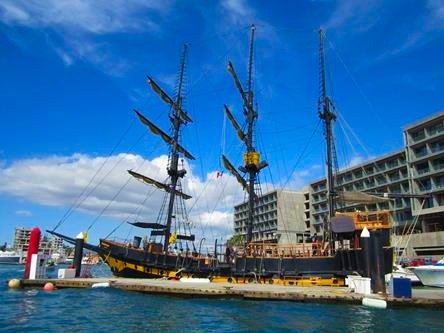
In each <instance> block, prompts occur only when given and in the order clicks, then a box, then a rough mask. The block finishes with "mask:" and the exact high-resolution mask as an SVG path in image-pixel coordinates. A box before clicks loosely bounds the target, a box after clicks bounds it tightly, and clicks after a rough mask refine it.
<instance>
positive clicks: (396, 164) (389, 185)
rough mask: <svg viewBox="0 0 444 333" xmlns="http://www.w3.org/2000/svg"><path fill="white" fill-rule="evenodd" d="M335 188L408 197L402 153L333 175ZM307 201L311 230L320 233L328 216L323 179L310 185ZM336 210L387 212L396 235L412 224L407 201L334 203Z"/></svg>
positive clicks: (407, 183) (405, 164) (405, 163)
mask: <svg viewBox="0 0 444 333" xmlns="http://www.w3.org/2000/svg"><path fill="white" fill-rule="evenodd" d="M335 187H336V188H337V189H338V190H343V191H366V192H379V193H401V194H407V193H411V192H410V185H409V176H408V168H407V161H406V155H405V151H404V150H399V151H396V152H393V153H390V154H387V155H384V156H381V157H379V158H376V159H374V160H371V161H368V162H366V163H364V164H360V165H357V166H354V167H351V168H348V169H345V170H341V171H340V172H339V173H338V174H337V175H336V185H335ZM309 198H310V216H311V218H310V222H311V226H312V227H311V230H312V232H317V233H320V232H322V229H323V224H324V220H325V217H326V216H327V214H328V207H327V182H326V179H325V178H324V179H320V180H318V181H315V182H313V183H311V184H310V186H309ZM336 209H341V211H356V210H361V211H375V210H390V214H391V218H392V221H393V222H394V224H395V229H396V231H397V230H402V229H403V228H404V225H405V224H406V223H411V222H412V213H411V201H410V199H409V198H400V199H396V200H390V201H388V202H381V203H376V204H367V205H363V204H342V203H341V202H340V201H339V200H338V202H337V207H336Z"/></svg>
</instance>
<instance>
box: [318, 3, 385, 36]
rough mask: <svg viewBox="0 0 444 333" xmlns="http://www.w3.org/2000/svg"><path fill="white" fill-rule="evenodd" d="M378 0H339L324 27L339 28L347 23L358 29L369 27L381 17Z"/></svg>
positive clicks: (362, 29)
mask: <svg viewBox="0 0 444 333" xmlns="http://www.w3.org/2000/svg"><path fill="white" fill-rule="evenodd" d="M380 5H381V1H380V0H340V1H338V2H337V5H336V8H335V10H334V12H333V13H332V15H331V16H330V18H329V19H328V21H327V23H326V24H325V27H326V28H327V29H332V28H339V27H341V26H343V25H347V26H348V27H349V28H353V30H358V31H366V30H368V29H370V28H371V27H372V26H373V25H374V24H375V23H376V22H377V21H378V20H379V19H380V18H381V17H380V15H378V11H379V10H380Z"/></svg>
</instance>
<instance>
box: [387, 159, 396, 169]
mask: <svg viewBox="0 0 444 333" xmlns="http://www.w3.org/2000/svg"><path fill="white" fill-rule="evenodd" d="M397 166H398V161H397V160H390V161H388V162H387V167H388V168H395V167H397Z"/></svg>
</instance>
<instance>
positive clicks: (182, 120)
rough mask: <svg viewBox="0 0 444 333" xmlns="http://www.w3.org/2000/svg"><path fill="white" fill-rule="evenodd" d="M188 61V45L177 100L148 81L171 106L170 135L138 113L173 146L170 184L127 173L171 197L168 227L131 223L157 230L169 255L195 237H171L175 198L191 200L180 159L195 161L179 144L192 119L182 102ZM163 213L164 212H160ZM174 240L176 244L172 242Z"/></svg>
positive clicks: (164, 225) (170, 161) (167, 217)
mask: <svg viewBox="0 0 444 333" xmlns="http://www.w3.org/2000/svg"><path fill="white" fill-rule="evenodd" d="M186 57H187V45H186V44H185V45H184V46H183V49H182V55H181V61H180V66H179V73H178V78H177V86H176V96H175V98H174V99H173V98H171V97H170V96H169V95H168V94H167V93H166V92H165V91H164V90H162V89H161V88H160V87H159V85H158V84H157V83H156V82H155V81H154V80H153V79H152V78H151V77H148V84H149V85H150V86H151V88H152V89H153V91H154V92H155V93H157V94H158V95H159V97H160V98H161V99H162V100H163V101H164V102H165V103H166V104H168V105H169V106H170V109H171V112H170V117H169V118H170V125H171V129H172V130H171V135H169V134H167V133H165V132H164V131H162V130H161V129H160V128H159V127H157V126H156V125H155V124H154V123H152V122H151V121H149V120H148V119H147V118H146V117H145V116H143V115H142V114H141V113H140V112H138V111H136V113H137V116H138V117H139V119H140V121H141V122H142V123H143V124H144V125H146V126H147V127H148V129H149V130H150V131H151V132H152V133H153V134H156V135H159V136H160V137H161V138H162V139H163V141H165V143H167V144H168V145H169V146H170V154H169V161H168V167H167V171H168V176H169V181H168V182H167V183H162V182H159V181H156V180H154V179H152V178H149V177H147V176H144V175H142V174H139V173H137V172H134V171H132V170H128V172H129V173H130V174H131V175H132V176H133V177H135V178H137V179H139V180H142V181H143V182H145V183H147V184H149V185H153V186H155V187H157V188H159V189H162V190H164V191H166V192H167V194H168V195H169V198H168V206H167V211H166V221H165V224H160V223H142V222H137V223H132V224H133V225H136V226H138V227H141V228H151V229H157V230H152V231H151V236H163V237H164V242H163V250H164V251H165V252H166V251H167V250H168V246H169V245H170V243H172V242H175V240H176V239H182V240H186V241H194V238H195V237H194V235H176V234H175V237H172V232H171V227H172V222H173V219H174V218H177V217H176V216H175V214H174V210H175V201H176V197H179V198H180V199H185V200H187V199H190V198H191V196H189V195H187V194H185V193H183V192H182V191H181V187H180V179H181V178H183V177H184V176H185V174H186V170H185V169H182V168H180V167H179V157H180V154H181V155H183V156H184V157H186V158H188V159H192V160H194V156H193V155H191V153H189V152H188V151H187V150H186V149H185V148H184V147H182V146H181V145H180V144H179V140H180V130H181V127H182V125H185V124H187V123H188V122H191V118H190V117H189V116H188V114H187V113H186V112H185V111H184V110H183V100H184V90H185V88H184V85H185V68H186ZM161 213H162V212H161ZM172 238H174V240H172Z"/></svg>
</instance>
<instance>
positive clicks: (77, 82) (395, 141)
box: [0, 0, 444, 242]
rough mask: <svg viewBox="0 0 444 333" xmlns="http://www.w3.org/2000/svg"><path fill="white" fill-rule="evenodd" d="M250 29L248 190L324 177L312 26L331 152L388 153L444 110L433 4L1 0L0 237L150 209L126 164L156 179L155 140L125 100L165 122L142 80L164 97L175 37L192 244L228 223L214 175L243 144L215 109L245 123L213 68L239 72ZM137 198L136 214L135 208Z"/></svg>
mask: <svg viewBox="0 0 444 333" xmlns="http://www.w3.org/2000/svg"><path fill="white" fill-rule="evenodd" d="M251 24H255V25H256V28H257V29H256V40H255V49H254V50H255V54H254V72H253V74H254V75H253V78H254V81H253V88H254V96H255V100H256V102H257V106H258V112H259V118H258V122H257V124H256V134H255V145H256V147H257V149H258V150H259V151H260V152H261V154H262V157H263V158H264V159H267V161H268V162H269V164H270V167H269V168H268V169H267V170H264V171H263V172H262V174H261V182H262V191H263V192H267V191H271V190H272V189H274V188H281V187H284V188H290V189H300V188H301V187H302V186H304V185H307V184H308V183H309V182H310V181H313V180H315V179H318V178H320V177H322V175H323V174H324V172H325V162H324V161H325V158H324V154H325V148H324V144H323V139H322V135H323V132H322V126H321V125H320V124H319V119H318V114H317V99H318V95H319V53H318V52H319V51H318V49H319V37H318V29H319V27H321V26H322V27H323V28H324V29H325V31H326V42H325V49H326V59H327V87H328V93H329V95H330V96H331V98H332V99H333V101H334V103H335V105H336V111H337V114H338V120H337V122H336V124H335V136H336V147H337V151H338V160H339V161H338V163H339V165H340V166H341V167H346V166H351V165H356V164H358V163H360V162H363V161H365V160H368V159H371V158H374V157H376V156H379V155H381V154H385V153H389V152H392V151H396V150H399V149H402V147H403V136H402V129H403V127H404V126H405V125H407V124H409V123H412V122H415V121H417V120H419V119H421V118H425V117H427V116H430V115H431V114H433V113H436V112H439V111H442V110H443V109H444V102H443V88H442V87H443V85H442V82H443V79H444V66H443V60H442V54H443V51H444V1H442V0H423V1H414V0H412V1H397V0H394V1H390V2H388V1H380V0H373V1H368V0H339V1H329V0H317V1H316V0H313V1H308V0H307V1H304V0H300V1H273V2H271V1H265V0H262V1H260V0H258V1H244V0H227V1H216V0H215V1H203V0H202V1H198V0H196V1H173V0H164V1H155V0H132V1H124V0H107V1H105V0H96V1H87V0H47V1H37V0H3V1H1V2H0V73H1V75H0V88H1V89H0V105H1V106H0V108H1V109H0V110H1V121H0V242H4V241H8V242H11V241H12V236H13V230H14V227H15V226H24V227H33V226H39V227H40V228H41V229H42V230H45V229H52V228H54V227H55V226H56V225H57V224H58V222H61V223H60V226H59V227H58V229H57V230H58V231H60V232H62V233H65V234H68V235H71V236H73V235H76V234H77V233H78V232H79V231H83V230H86V229H87V228H88V227H89V226H91V228H90V232H89V235H90V240H91V241H92V242H94V241H97V240H98V239H99V238H100V237H104V236H105V235H107V234H108V233H109V232H111V231H112V230H113V229H114V228H116V227H118V228H117V230H116V231H115V232H114V234H113V236H116V237H120V238H127V237H130V236H132V235H133V234H135V230H134V229H132V228H131V227H130V226H129V225H127V224H125V223H123V224H122V223H121V222H122V221H126V220H130V221H132V220H134V219H135V218H136V216H137V212H139V216H138V218H139V219H142V220H147V221H149V220H152V219H154V218H155V216H156V215H157V211H158V207H159V205H160V202H161V200H162V196H163V194H162V193H158V191H154V190H153V189H152V188H150V187H148V186H146V185H144V184H142V183H140V182H138V181H136V180H129V178H128V177H129V176H128V175H127V173H126V170H127V169H134V170H138V171H139V172H141V173H144V174H146V175H149V176H151V177H152V178H156V179H159V180H162V179H165V177H166V165H167V162H168V158H167V154H168V150H167V147H166V146H165V145H164V143H163V142H162V141H161V139H160V138H159V137H156V136H153V135H151V134H150V133H148V131H147V130H146V128H145V127H144V126H143V125H142V124H140V123H139V122H138V121H137V119H136V117H135V114H134V111H133V110H134V109H137V110H139V111H141V112H142V113H143V114H144V115H145V116H146V117H148V118H149V119H151V120H152V121H154V122H155V123H156V124H158V125H159V127H161V128H163V129H164V130H166V131H167V130H168V112H169V109H168V106H167V105H165V104H164V103H163V102H162V101H161V100H160V99H159V98H158V96H157V95H156V94H155V93H153V92H152V91H151V90H150V87H149V86H148V85H147V83H146V76H147V75H149V76H150V77H152V78H153V79H154V80H155V81H156V82H157V83H158V84H159V85H160V86H161V87H162V88H163V89H164V90H165V91H166V92H168V93H169V94H170V95H174V92H175V82H176V77H177V70H178V68H179V60H180V54H181V48H182V45H183V44H184V43H186V44H187V45H188V50H189V52H188V54H187V66H186V94H185V109H186V111H187V112H188V113H189V115H190V116H191V118H192V119H193V122H192V123H190V124H188V125H187V126H186V128H184V130H183V133H182V141H181V142H182V144H183V146H184V147H186V148H187V149H188V150H189V151H191V152H192V153H193V155H195V156H196V160H194V161H185V165H186V167H187V169H188V174H187V177H186V179H185V182H184V192H187V193H190V194H191V195H192V196H193V199H191V200H190V202H187V206H188V207H189V208H191V209H190V220H191V221H192V225H193V226H194V227H195V228H196V230H197V233H198V234H199V235H200V236H204V237H205V238H206V239H207V240H210V239H213V238H215V237H226V236H227V235H229V234H230V233H232V207H233V205H235V204H237V203H239V202H241V201H242V200H243V199H244V193H243V192H242V190H241V189H240V187H239V186H238V184H237V183H236V181H235V180H234V178H233V177H231V176H230V175H229V174H228V173H227V172H224V173H223V176H222V177H217V173H218V172H219V171H223V167H222V165H221V162H220V155H221V154H222V153H224V154H226V155H227V156H229V158H230V159H231V161H232V162H233V164H234V165H236V166H237V165H240V164H241V161H242V152H243V148H242V146H241V143H240V142H239V140H238V139H237V137H236V135H235V132H234V130H233V129H232V127H231V125H230V123H229V122H227V121H226V119H225V118H224V113H223V105H224V104H227V105H228V106H229V107H230V109H231V110H232V112H233V113H234V115H235V117H236V118H237V119H238V121H239V122H240V123H241V124H242V125H244V124H245V120H244V118H243V114H242V103H241V99H240V96H239V94H238V92H237V91H236V88H235V86H234V84H233V80H232V78H231V77H230V75H229V73H228V72H227V70H226V66H227V63H228V61H229V60H231V61H232V62H233V64H234V67H235V69H236V71H237V72H238V75H239V77H240V79H241V81H242V83H245V81H246V71H247V60H248V57H247V56H248V43H249V34H250V25H251ZM141 207H143V208H142V210H140V209H141Z"/></svg>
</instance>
